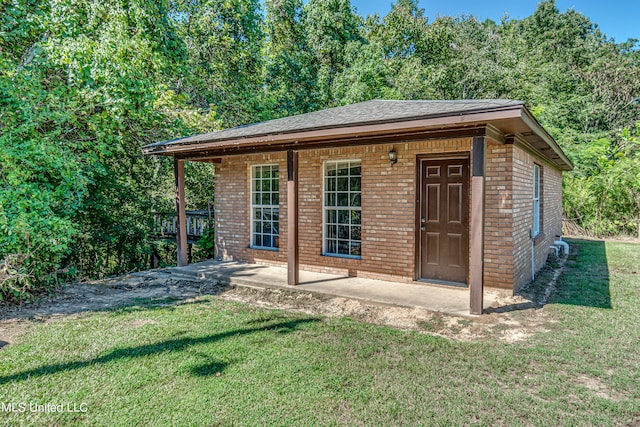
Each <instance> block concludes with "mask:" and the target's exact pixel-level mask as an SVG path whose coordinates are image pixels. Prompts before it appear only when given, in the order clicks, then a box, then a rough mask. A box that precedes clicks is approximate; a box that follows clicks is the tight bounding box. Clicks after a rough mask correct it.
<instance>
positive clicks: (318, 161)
mask: <svg viewBox="0 0 640 427" xmlns="http://www.w3.org/2000/svg"><path fill="white" fill-rule="evenodd" d="M392 148H395V150H396V152H397V154H398V163H396V164H395V165H393V167H391V166H390V164H389V151H390V150H391V149H392ZM470 149H471V139H470V138H459V139H453V140H438V141H423V142H411V143H401V144H387V145H371V146H362V147H345V148H332V149H323V150H312V151H301V152H300V153H299V155H298V171H299V182H298V192H299V201H298V203H299V206H298V207H299V235H298V241H299V245H300V267H301V268H302V269H305V270H310V271H320V272H329V273H336V274H345V275H347V274H348V275H352V276H361V277H368V278H375V279H390V280H396V281H403V282H410V281H412V280H413V278H414V274H415V242H414V240H415V237H414V236H415V234H414V233H415V226H414V224H415V200H414V199H415V197H416V194H415V192H416V190H415V177H416V156H417V155H418V154H429V153H443V152H469V151H470ZM346 159H360V160H361V162H362V171H363V176H362V258H361V259H348V258H338V257H332V256H322V177H323V162H324V161H325V160H346ZM267 163H278V164H279V166H280V250H279V251H277V252H275V251H265V250H256V249H250V248H249V242H250V236H249V233H250V222H249V209H250V204H249V194H250V191H249V188H250V187H249V181H250V168H251V166H252V165H257V164H267ZM215 179H216V198H215V212H216V244H217V250H218V255H219V257H221V258H223V259H236V260H240V261H248V262H257V263H266V264H271V265H285V264H286V259H287V258H286V257H287V237H286V226H287V224H286V199H287V196H286V154H285V153H273V154H261V155H243V156H230V157H226V158H223V159H222V163H221V164H219V165H217V167H216V176H215Z"/></svg>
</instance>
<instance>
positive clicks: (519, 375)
mask: <svg viewBox="0 0 640 427" xmlns="http://www.w3.org/2000/svg"><path fill="white" fill-rule="evenodd" d="M570 243H571V244H572V245H574V246H576V247H577V256H571V257H570V259H569V261H568V263H567V266H566V270H565V272H564V274H563V275H562V276H561V278H560V279H559V282H558V289H557V291H556V292H555V293H554V294H553V295H552V296H551V299H550V302H549V304H548V305H547V306H546V307H545V308H544V310H545V312H547V313H548V315H549V317H550V319H551V320H553V321H552V322H550V326H549V327H547V331H546V332H540V333H538V334H536V335H535V336H533V337H531V338H529V339H528V340H526V341H523V342H518V343H515V344H507V343H502V342H499V341H496V340H483V341H480V342H457V341H451V340H446V339H443V338H438V337H434V336H431V335H428V334H424V333H418V332H411V331H400V330H395V329H391V328H387V327H381V326H374V325H369V324H364V323H358V322H355V321H352V320H349V319H344V318H319V317H313V316H308V315H300V314H291V313H287V312H283V311H272V310H265V309H260V308H255V307H251V306H246V305H242V304H237V303H232V302H228V301H225V300H222V299H219V298H216V297H208V298H202V299H200V300H197V301H195V302H192V303H185V304H181V305H174V306H157V305H156V306H154V305H153V304H151V303H145V302H144V301H141V302H140V304H139V305H138V306H136V307H128V308H123V309H120V310H114V311H106V312H99V313H91V314H85V315H82V316H80V317H76V318H68V319H63V320H58V321H53V322H50V323H47V324H39V325H37V326H35V327H33V328H31V330H30V331H29V332H28V333H26V334H25V335H24V336H22V337H21V338H20V339H19V340H18V342H16V343H15V344H13V345H10V346H7V347H5V348H4V349H2V350H1V351H0V403H4V404H5V405H6V404H8V403H14V404H16V405H17V404H19V403H27V404H29V403H39V404H46V403H50V404H60V403H62V404H69V405H73V404H76V407H77V410H79V411H80V410H86V412H75V413H73V412H66V413H62V414H59V413H32V412H29V410H28V408H27V411H26V412H15V413H8V412H5V413H3V412H0V424H3V425H19V424H23V425H74V424H78V425H97V426H107V425H109V426H111V425H122V426H134V425H135V426H158V425H187V426H196V425H238V424H247V425H469V424H477V425H509V426H512V425H540V426H550V425H552V426H553V425H626V424H629V425H638V423H640V245H638V244H625V243H617V242H615V243H612V242H607V243H603V242H598V241H582V240H574V241H570ZM526 315H527V314H526V312H520V313H518V314H516V316H521V318H522V321H526ZM549 329H550V330H549ZM80 404H84V405H83V406H80ZM71 407H73V406H71Z"/></svg>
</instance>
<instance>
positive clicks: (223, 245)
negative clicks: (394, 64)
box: [143, 100, 572, 312]
mask: <svg viewBox="0 0 640 427" xmlns="http://www.w3.org/2000/svg"><path fill="white" fill-rule="evenodd" d="M143 152H144V153H145V154H152V155H166V156H173V157H174V159H175V169H176V183H177V190H178V217H179V218H182V219H184V185H183V180H184V162H185V161H208V162H214V163H216V173H215V188H216V194H215V239H216V245H217V256H218V257H219V258H221V259H234V260H238V261H246V262H251V263H261V264H270V265H277V266H288V272H289V273H288V275H289V283H290V284H291V285H295V284H297V281H298V279H297V277H298V270H299V269H303V270H312V271H321V272H331V273H337V274H344V275H350V276H361V277H367V278H373V279H383V280H387V281H391V282H424V283H425V284H427V285H428V284H437V285H450V286H465V287H467V286H468V287H469V288H470V290H471V295H472V297H471V311H472V312H480V311H481V308H480V309H478V307H477V304H476V307H475V308H474V296H473V295H474V294H476V295H479V297H478V298H480V300H481V297H482V289H483V287H484V286H487V287H497V288H508V289H513V290H514V291H515V290H517V289H518V288H519V287H521V286H522V285H524V284H525V283H527V282H528V281H530V280H531V278H532V275H533V273H534V272H535V271H537V270H538V269H539V268H540V267H542V265H543V264H544V262H545V260H546V257H547V255H548V253H549V247H550V246H551V245H552V244H553V241H554V240H555V236H556V235H559V234H560V232H561V225H562V224H561V221H562V171H565V170H570V169H571V168H572V164H571V162H570V161H569V159H568V158H567V157H566V155H565V154H564V153H563V152H562V150H561V149H560V148H559V147H558V145H557V144H556V142H555V141H554V140H553V138H552V137H551V136H550V135H549V134H548V133H547V132H546V131H545V130H544V129H543V128H542V126H541V125H540V124H539V123H538V122H537V121H536V120H535V119H534V118H533V116H532V115H531V113H530V112H529V111H528V110H527V108H526V107H525V105H524V104H523V103H521V102H519V101H511V100H460V101H380V100H376V101H368V102H363V103H359V104H354V105H348V106H344V107H337V108H331V109H327V110H322V111H317V112H313V113H308V114H302V115H298V116H292V117H286V118H282V119H278V120H271V121H267V122H263V123H257V124H253V125H249V126H243V127H238V128H234V129H227V130H222V131H217V132H212V133H208V134H204V135H197V136H193V137H188V138H182V139H178V140H173V141H168V142H161V143H156V144H151V145H148V146H146V147H144V148H143ZM180 222H181V221H179V223H180ZM183 228H184V226H183ZM178 240H179V242H178V246H179V249H178V258H179V259H178V263H179V265H184V264H185V260H186V255H185V253H186V250H184V246H185V244H186V243H185V241H184V240H185V239H184V238H183V241H182V242H180V233H178ZM480 307H481V305H480Z"/></svg>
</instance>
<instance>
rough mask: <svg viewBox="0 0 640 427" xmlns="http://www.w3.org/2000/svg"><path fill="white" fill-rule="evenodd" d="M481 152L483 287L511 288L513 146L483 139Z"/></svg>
mask: <svg viewBox="0 0 640 427" xmlns="http://www.w3.org/2000/svg"><path fill="white" fill-rule="evenodd" d="M486 147H487V148H486V152H485V159H486V160H485V166H486V168H485V218H484V220H485V223H484V227H485V230H484V284H485V286H489V287H497V288H507V289H511V288H512V287H513V272H514V265H513V262H514V255H515V254H514V250H513V248H514V235H513V227H514V225H513V223H514V221H513V215H514V206H513V199H512V192H513V177H512V175H511V173H512V160H513V146H512V145H505V144H499V143H497V142H495V141H493V140H491V139H489V138H487V146H486Z"/></svg>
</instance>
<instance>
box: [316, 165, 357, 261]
mask: <svg viewBox="0 0 640 427" xmlns="http://www.w3.org/2000/svg"><path fill="white" fill-rule="evenodd" d="M341 163H349V167H348V169H349V170H351V168H352V167H353V166H352V163H354V164H355V163H357V164H358V165H359V166H360V175H359V178H360V190H358V191H357V192H355V191H354V192H353V194H359V196H360V206H328V205H327V194H328V189H327V179H328V178H329V176H328V169H327V168H328V166H329V165H332V164H333V165H338V164H341ZM347 177H348V179H349V180H350V179H351V175H350V174H348V175H347ZM335 193H336V195H337V194H338V190H337V189H336V190H335ZM347 194H348V197H349V200H350V199H351V195H352V191H351V190H347ZM331 210H335V211H347V212H351V211H358V212H360V224H359V227H360V239H359V240H355V239H352V236H351V228H352V224H351V223H349V224H348V225H349V238H348V239H338V238H337V237H336V238H335V239H334V240H335V241H336V245H337V242H338V241H339V240H347V242H348V245H349V247H351V243H352V242H358V243H360V255H351V253H349V254H340V253H337V246H336V252H335V253H334V252H329V251H328V243H329V242H328V239H329V237H328V236H327V226H328V225H329V218H328V215H329V211H331ZM331 224H333V223H331ZM335 224H336V226H338V225H339V224H340V223H339V222H338V218H337V214H336V222H335ZM337 232H338V231H337V230H336V235H337ZM362 247H363V245H362V159H340V160H325V161H324V162H323V164H322V255H323V256H329V257H336V258H348V259H356V260H359V259H362ZM349 252H351V249H349Z"/></svg>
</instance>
